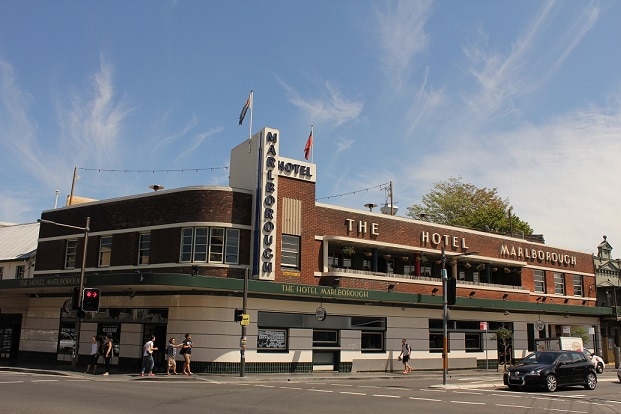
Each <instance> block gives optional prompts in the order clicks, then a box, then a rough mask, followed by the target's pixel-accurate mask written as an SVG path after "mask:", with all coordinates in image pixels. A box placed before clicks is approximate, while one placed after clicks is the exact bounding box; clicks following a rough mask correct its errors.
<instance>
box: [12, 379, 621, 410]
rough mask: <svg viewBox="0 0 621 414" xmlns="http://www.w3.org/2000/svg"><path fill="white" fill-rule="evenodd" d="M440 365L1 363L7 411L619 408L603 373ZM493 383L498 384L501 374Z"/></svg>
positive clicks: (612, 383)
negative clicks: (351, 369) (557, 374)
mask: <svg viewBox="0 0 621 414" xmlns="http://www.w3.org/2000/svg"><path fill="white" fill-rule="evenodd" d="M439 379H441V378H440V377H439V376H438V375H437V373H430V374H427V373H414V375H411V376H407V377H405V376H403V377H399V376H394V377H392V378H373V377H372V376H369V377H361V378H351V377H347V378H317V379H314V378H310V377H300V378H286V377H277V378H265V377H262V378H261V379H257V378H252V377H249V378H247V379H246V378H231V377H225V376H223V377H214V376H211V377H201V376H195V377H192V378H188V377H175V378H172V377H171V378H166V377H155V379H152V378H145V379H137V378H131V379H128V376H126V375H119V376H114V375H113V376H109V377H103V376H92V375H84V374H74V375H68V376H59V375H42V374H34V373H23V372H4V371H0V399H1V401H2V403H1V404H2V410H1V412H2V413H3V414H23V413H37V412H41V413H43V412H45V413H46V414H57V413H58V414H60V413H63V414H66V413H67V412H69V411H72V410H75V409H80V410H86V411H88V412H89V413H92V414H98V413H108V414H109V413H115V414H116V413H136V412H149V414H159V413H170V412H180V410H183V411H185V412H203V413H216V412H218V413H222V412H225V413H228V412H235V413H291V412H295V413H300V414H311V413H314V414H316V413H333V412H335V413H336V412H338V413H378V412H385V411H390V412H405V411H412V410H414V409H415V410H416V412H423V413H427V412H428V413H432V412H433V413H435V412H442V413H459V414H463V410H464V409H466V410H476V412H477V414H484V413H494V414H497V413H498V412H499V411H501V412H503V413H509V414H513V413H515V414H519V413H526V412H529V413H539V412H540V413H544V412H545V413H550V412H555V411H556V412H563V413H574V414H582V413H584V414H587V413H591V414H592V413H621V397H619V391H620V390H621V388H620V387H621V384H619V382H618V380H617V379H616V376H615V374H614V373H613V372H609V373H605V374H604V375H603V376H602V377H601V378H600V382H599V383H598V386H597V388H596V389H595V390H594V391H586V390H585V389H584V388H582V387H572V388H567V389H561V390H559V391H558V392H555V393H547V392H544V391H531V392H514V391H508V390H507V389H506V388H504V386H497V387H493V386H490V384H487V385H485V384H484V383H482V382H481V378H479V377H476V376H468V375H462V376H459V377H451V378H450V380H451V381H450V382H451V386H459V387H460V388H453V387H446V388H445V387H439V386H438V387H437V386H430V385H432V384H439V383H441V381H438V380H439ZM496 384H498V383H497V382H496Z"/></svg>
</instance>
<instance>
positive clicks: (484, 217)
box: [407, 177, 533, 235]
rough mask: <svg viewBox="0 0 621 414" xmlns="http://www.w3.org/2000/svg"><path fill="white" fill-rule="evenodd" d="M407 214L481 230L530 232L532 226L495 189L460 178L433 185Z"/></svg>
mask: <svg viewBox="0 0 621 414" xmlns="http://www.w3.org/2000/svg"><path fill="white" fill-rule="evenodd" d="M407 214H408V216H410V217H412V218H420V217H422V215H424V217H425V220H428V221H431V222H433V223H438V224H445V225H448V226H461V227H468V228H472V229H478V230H483V231H497V232H500V233H512V234H515V235H521V234H522V233H523V234H524V235H531V234H533V229H532V228H531V227H530V225H529V224H528V223H527V222H525V221H523V220H521V219H520V218H519V217H518V216H516V215H515V214H514V213H513V208H512V207H511V206H510V205H509V200H508V199H502V198H501V197H500V196H499V195H498V191H497V190H496V189H495V188H492V189H489V188H477V187H476V186H475V185H473V184H469V183H464V182H462V179H461V177H457V178H455V177H452V178H449V179H448V180H447V181H440V182H437V183H435V184H434V186H433V188H432V190H431V191H430V192H429V193H428V194H426V195H424V196H423V198H422V202H421V203H420V204H413V205H412V206H410V207H408V213H407Z"/></svg>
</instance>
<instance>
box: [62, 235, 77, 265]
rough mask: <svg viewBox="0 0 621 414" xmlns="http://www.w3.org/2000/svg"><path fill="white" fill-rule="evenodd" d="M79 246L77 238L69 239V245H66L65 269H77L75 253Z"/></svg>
mask: <svg viewBox="0 0 621 414" xmlns="http://www.w3.org/2000/svg"><path fill="white" fill-rule="evenodd" d="M77 248H78V241H77V240H67V245H66V246H65V269H75V255H76V251H77Z"/></svg>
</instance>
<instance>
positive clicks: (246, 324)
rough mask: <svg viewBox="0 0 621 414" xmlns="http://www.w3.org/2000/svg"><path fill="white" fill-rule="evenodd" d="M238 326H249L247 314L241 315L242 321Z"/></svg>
mask: <svg viewBox="0 0 621 414" xmlns="http://www.w3.org/2000/svg"><path fill="white" fill-rule="evenodd" d="M239 324H240V325H242V326H248V325H250V315H249V314H247V313H244V314H242V320H241V322H239Z"/></svg>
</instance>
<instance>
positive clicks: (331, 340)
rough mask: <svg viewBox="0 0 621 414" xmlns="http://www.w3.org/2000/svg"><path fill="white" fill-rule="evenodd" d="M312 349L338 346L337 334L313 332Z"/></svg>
mask: <svg viewBox="0 0 621 414" xmlns="http://www.w3.org/2000/svg"><path fill="white" fill-rule="evenodd" d="M313 346H314V347H333V346H339V332H338V331H332V330H324V329H314V330H313Z"/></svg>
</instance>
